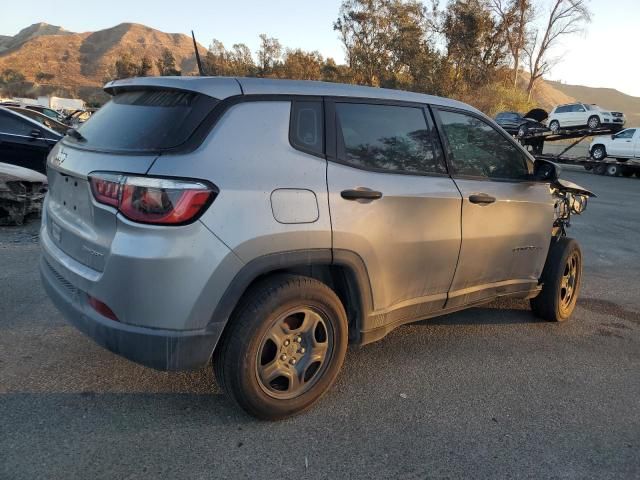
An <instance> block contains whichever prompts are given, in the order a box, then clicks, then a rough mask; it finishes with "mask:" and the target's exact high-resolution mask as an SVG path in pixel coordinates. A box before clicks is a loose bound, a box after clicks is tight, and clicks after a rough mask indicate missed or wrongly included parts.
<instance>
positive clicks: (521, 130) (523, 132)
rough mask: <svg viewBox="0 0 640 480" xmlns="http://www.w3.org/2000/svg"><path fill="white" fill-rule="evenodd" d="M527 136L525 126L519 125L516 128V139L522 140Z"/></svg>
mask: <svg viewBox="0 0 640 480" xmlns="http://www.w3.org/2000/svg"><path fill="white" fill-rule="evenodd" d="M526 134H527V126H526V125H520V128H518V137H520V138H522V137H524V136H525V135H526Z"/></svg>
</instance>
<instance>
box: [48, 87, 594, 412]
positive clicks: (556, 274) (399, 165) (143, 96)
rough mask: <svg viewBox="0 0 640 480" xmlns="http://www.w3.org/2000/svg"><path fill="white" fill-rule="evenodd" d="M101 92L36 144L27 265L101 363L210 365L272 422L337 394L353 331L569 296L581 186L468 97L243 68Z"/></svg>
mask: <svg viewBox="0 0 640 480" xmlns="http://www.w3.org/2000/svg"><path fill="white" fill-rule="evenodd" d="M105 89H106V91H107V92H108V93H109V94H111V95H112V96H113V98H112V100H111V101H110V102H109V103H108V104H107V105H105V106H104V107H103V108H102V109H101V110H99V111H98V112H97V113H96V114H95V115H93V116H92V118H91V119H90V120H89V121H87V122H86V123H85V124H83V125H82V126H81V127H79V128H78V130H77V131H71V132H70V133H69V134H68V136H66V137H65V138H64V139H63V140H62V141H61V142H60V143H59V144H58V145H57V146H56V147H55V148H54V150H53V151H52V152H51V154H50V155H49V158H48V164H47V166H48V177H49V194H48V197H47V199H46V205H45V209H44V210H45V211H44V214H43V220H42V231H41V244H42V261H41V273H42V278H43V282H44V285H45V287H46V290H47V292H48V294H49V295H50V297H51V298H52V299H53V301H54V302H55V304H56V305H57V306H58V308H59V309H60V310H61V311H62V312H63V313H64V314H65V316H66V317H67V318H68V319H69V321H70V322H71V323H73V324H74V325H75V326H76V327H77V328H79V329H80V330H81V331H83V332H84V333H86V334H87V335H89V336H90V337H91V338H93V339H94V340H95V341H96V342H97V343H99V344H100V345H102V346H104V347H106V348H108V349H109V350H111V351H113V352H115V353H118V354H120V355H123V356H124V357H126V358H128V359H130V360H133V361H135V362H139V363H141V364H143V365H147V366H150V367H154V368H157V369H165V370H178V369H192V368H200V367H203V366H206V365H208V364H210V362H211V361H212V360H213V365H214V368H215V370H216V374H217V377H218V379H219V382H220V383H221V384H222V386H223V387H224V388H225V390H226V391H227V392H228V393H229V394H230V396H231V397H232V398H233V399H234V400H236V401H237V403H239V404H240V405H241V406H242V407H243V408H244V409H245V410H247V411H248V412H249V413H251V414H252V415H255V416H257V417H260V418H267V419H277V418H283V417H286V416H288V415H291V414H293V413H296V412H299V411H301V410H304V409H305V408H308V407H309V406H310V405H311V404H313V403H314V402H315V401H316V400H317V399H318V398H319V397H320V396H321V395H322V393H323V392H325V391H326V390H327V389H328V388H329V387H330V386H331V384H332V383H333V382H334V380H335V379H336V376H337V375H338V371H339V370H340V367H341V364H342V362H343V359H344V357H345V352H346V349H347V344H348V343H352V344H358V345H362V344H367V343H370V342H373V341H376V340H379V339H381V338H382V337H384V336H385V335H386V334H387V333H389V332H390V331H391V330H392V329H394V328H395V327H397V326H399V325H402V324H404V323H408V322H412V321H416V320H421V319H426V318H430V317H434V316H437V315H443V314H445V313H450V312H453V311H456V310H460V309H463V308H468V307H471V306H474V305H478V304H481V303H485V302H488V301H490V300H492V299H495V298H496V297H501V296H507V295H508V296H514V297H519V298H533V300H532V303H531V305H532V307H533V311H534V312H535V313H536V314H537V315H539V316H541V317H543V318H546V319H548V320H554V321H561V320H565V319H566V318H568V317H569V316H570V314H571V312H572V310H573V308H574V305H575V303H576V299H577V296H578V291H579V289H580V278H581V266H582V257H581V253H580V249H579V247H578V245H577V243H576V242H575V241H574V240H570V239H568V238H567V237H565V236H563V233H564V226H565V224H566V219H567V218H568V215H569V213H570V212H571V211H573V212H574V213H576V212H579V211H580V210H581V209H582V208H583V205H584V202H585V199H586V197H585V195H588V192H586V191H584V190H580V188H579V187H577V186H575V185H574V186H571V185H569V186H566V185H565V186H564V187H563V186H562V185H561V181H559V180H557V175H556V173H557V171H556V169H555V166H554V165H553V164H549V163H546V162H536V163H535V164H534V161H533V158H532V157H530V156H529V154H528V153H527V152H525V151H524V150H523V149H522V148H521V147H520V146H519V145H518V144H517V143H516V142H515V141H514V140H513V139H512V138H510V137H509V136H508V135H507V134H506V133H505V132H504V131H503V130H502V129H500V128H499V127H497V125H496V124H495V123H494V122H493V121H492V120H490V119H489V118H487V117H486V116H485V115H483V114H481V113H480V112H478V111H477V110H475V109H473V108H471V107H469V106H467V105H465V104H462V103H460V102H457V101H453V100H447V99H443V98H437V97H432V96H427V95H421V94H415V93H410V92H401V91H393V90H384V89H375V88H366V87H357V86H350V85H340V84H329V83H319V82H300V81H282V80H267V79H246V78H238V79H235V78H206V77H187V78H178V77H167V78H139V79H130V80H122V81H116V82H112V83H109V84H107V85H106V87H105ZM559 198H562V199H565V200H566V201H565V202H560V201H558V199H559ZM558 205H560V206H562V205H564V207H563V208H564V210H562V209H560V210H559V207H558ZM554 206H555V207H556V208H554ZM534 297H535V298H534Z"/></svg>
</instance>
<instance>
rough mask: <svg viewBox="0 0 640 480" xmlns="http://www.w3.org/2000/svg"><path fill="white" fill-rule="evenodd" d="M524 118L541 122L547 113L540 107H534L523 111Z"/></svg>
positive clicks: (547, 115)
mask: <svg viewBox="0 0 640 480" xmlns="http://www.w3.org/2000/svg"><path fill="white" fill-rule="evenodd" d="M524 118H530V119H531V120H535V121H536V122H540V123H542V122H544V121H545V120H546V119H547V118H549V114H548V113H547V111H546V110H544V109H542V108H534V109H533V110H529V111H528V112H527V113H525V114H524Z"/></svg>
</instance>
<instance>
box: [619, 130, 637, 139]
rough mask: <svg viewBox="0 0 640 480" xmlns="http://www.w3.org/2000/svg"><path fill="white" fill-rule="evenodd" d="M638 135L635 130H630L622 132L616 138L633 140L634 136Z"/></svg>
mask: <svg viewBox="0 0 640 480" xmlns="http://www.w3.org/2000/svg"><path fill="white" fill-rule="evenodd" d="M635 133H636V129H635V128H628V129H626V130H623V131H622V132H620V133H618V134H617V135H616V138H633V135H634V134H635Z"/></svg>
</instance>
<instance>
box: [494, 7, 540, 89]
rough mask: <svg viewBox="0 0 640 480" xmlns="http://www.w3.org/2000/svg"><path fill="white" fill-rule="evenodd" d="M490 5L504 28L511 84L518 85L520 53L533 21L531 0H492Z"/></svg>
mask: <svg viewBox="0 0 640 480" xmlns="http://www.w3.org/2000/svg"><path fill="white" fill-rule="evenodd" d="M492 7H493V9H494V11H495V12H496V14H497V16H498V17H499V18H500V21H501V22H502V23H503V24H504V25H505V28H506V32H507V35H506V41H507V46H508V48H509V52H510V53H511V57H512V59H513V86H514V87H517V85H518V74H519V72H520V62H521V53H522V50H523V49H524V47H525V46H526V41H527V32H528V30H529V26H530V24H531V22H532V21H533V17H534V9H533V0H492Z"/></svg>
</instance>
